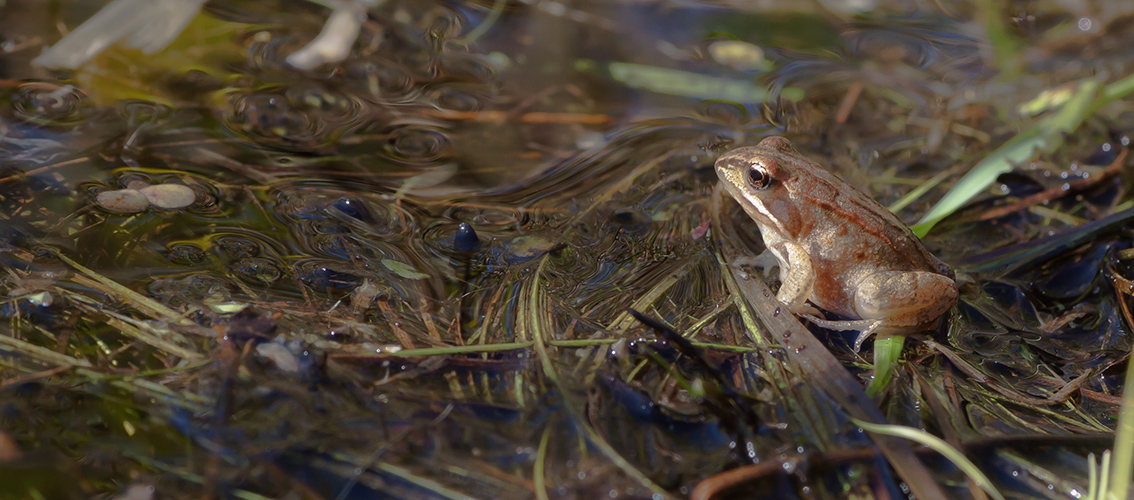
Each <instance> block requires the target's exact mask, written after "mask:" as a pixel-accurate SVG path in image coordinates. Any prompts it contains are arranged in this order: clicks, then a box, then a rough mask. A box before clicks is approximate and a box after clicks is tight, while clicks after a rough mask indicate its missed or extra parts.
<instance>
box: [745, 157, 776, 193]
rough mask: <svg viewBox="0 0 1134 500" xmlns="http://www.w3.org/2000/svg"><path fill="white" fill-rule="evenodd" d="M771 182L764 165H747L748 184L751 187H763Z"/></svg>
mask: <svg viewBox="0 0 1134 500" xmlns="http://www.w3.org/2000/svg"><path fill="white" fill-rule="evenodd" d="M771 183H772V176H771V175H768V171H767V170H765V169H764V166H763V165H761V164H759V163H753V164H751V165H749V166H748V185H749V186H752V188H753V189H764V188H766V187H768V185H769V184H771Z"/></svg>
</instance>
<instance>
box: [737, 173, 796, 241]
mask: <svg viewBox="0 0 1134 500" xmlns="http://www.w3.org/2000/svg"><path fill="white" fill-rule="evenodd" d="M724 174H725V177H726V179H728V180H723V181H722V183H723V184H724V186H725V190H726V191H728V192H729V194H731V195H732V198H733V199H734V200H736V202H737V203H739V204H740V207H741V208H743V209H744V212H745V213H747V214H748V216H749V217H751V218H752V219H753V220H754V221H755V222H757V223H758V224H764V225H768V226H771V227H774V228H776V230H777V231H778V232H779V233H780V234H787V230H786V229H785V228H784V226H783V224H782V223H781V222H780V221H779V220H776V218H775V217H773V216H772V213H771V212H769V211H768V210H767V209H766V208H764V206H763V204H757V203H753V202H752V200H751V199H749V197H748V194H747V193H745V192H744V191H742V190H741V189H740V188H739V187H737V185H736V184H735V183H733V182H732V180H733V175H732V174H734V172H724ZM761 236H763V234H761Z"/></svg>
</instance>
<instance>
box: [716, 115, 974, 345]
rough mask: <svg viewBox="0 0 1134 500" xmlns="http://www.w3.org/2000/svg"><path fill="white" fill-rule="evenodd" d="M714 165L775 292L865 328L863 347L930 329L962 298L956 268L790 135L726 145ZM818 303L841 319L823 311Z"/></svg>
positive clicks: (802, 310) (844, 325)
mask: <svg viewBox="0 0 1134 500" xmlns="http://www.w3.org/2000/svg"><path fill="white" fill-rule="evenodd" d="M715 170H716V173H717V177H718V178H719V180H720V184H721V185H722V186H723V188H724V190H725V191H726V192H727V193H728V194H729V195H731V196H732V198H733V199H735V200H736V201H737V202H738V203H739V204H740V206H741V207H743V209H744V211H745V212H746V213H747V215H748V216H749V217H750V218H751V219H752V221H753V222H755V224H756V226H757V227H758V228H759V229H760V235H761V237H762V238H763V240H764V246H765V247H766V248H767V250H766V251H765V254H764V255H762V257H763V259H760V258H757V259H747V260H748V262H749V263H751V262H753V261H755V262H760V261H761V260H763V261H764V264H763V267H764V268H765V269H766V270H767V271H770V270H771V267H775V266H777V265H778V267H779V269H780V274H779V277H780V283H781V285H780V288H779V290H778V291H777V292H776V299H777V300H778V301H779V302H781V303H782V304H783V306H784V307H786V308H787V309H788V310H789V311H791V312H792V313H793V314H796V315H797V316H799V317H801V318H805V319H807V320H808V321H811V322H812V323H815V324H817V325H819V326H821V327H824V328H828V329H833V330H841V331H848V330H857V331H859V332H860V333H859V335H858V337H857V338H856V340H855V342H854V350H855V352H858V351H859V349H860V348H861V347H862V344H863V342H865V341H866V340H867V339H869V338H870V336H871V335H874V334H878V335H905V334H910V333H915V332H919V331H924V330H928V329H931V328H932V327H933V326H934V325H935V324H936V323H937V321H938V320H939V318H940V317H941V316H942V315H944V314H945V313H946V312H947V311H949V310H950V309H951V308H952V307H953V305H955V304H956V302H957V298H958V290H957V282H956V277H955V275H954V273H953V271H952V269H950V267H949V266H948V265H946V264H945V263H944V262H942V261H941V260H939V259H938V258H937V257H935V256H934V255H933V254H931V253H930V252H929V251H928V250H927V249H926V248H925V245H924V244H923V243H922V241H921V239H919V238H918V237H917V236H916V235H914V234H913V232H912V231H910V229H909V227H907V226H906V225H905V224H903V223H902V221H901V220H899V219H898V217H897V216H896V215H894V213H893V212H890V211H889V210H887V209H886V208H885V207H883V206H882V205H881V204H879V203H878V202H877V201H875V200H874V199H873V198H871V197H870V196H869V195H867V194H866V193H864V192H862V191H861V190H859V189H858V188H855V187H854V186H852V185H851V184H849V183H847V182H846V181H844V180H843V179H841V178H840V177H838V176H837V175H835V174H832V173H831V172H829V171H827V170H826V169H825V168H823V167H822V166H820V165H819V164H818V163H816V162H814V161H812V160H810V159H808V158H807V157H805V156H803V155H802V154H800V153H799V152H798V151H796V149H795V147H794V146H793V145H792V144H791V142H790V141H789V140H788V139H786V138H784V137H780V136H771V137H767V138H765V139H764V140H762V141H760V143H758V144H757V145H756V146H750V147H741V148H737V149H733V150H731V151H728V152H726V153H725V154H723V155H721V156H720V158H718V159H717V161H716V164H715ZM769 253H770V254H771V258H768V257H767V254H769ZM768 261H770V262H771V263H772V265H769V264H768ZM737 264H740V265H743V264H744V263H743V262H734V265H737ZM812 305H813V306H815V307H817V308H818V309H821V310H823V311H826V312H828V313H831V314H834V315H835V316H837V317H839V318H840V319H837V320H828V319H825V318H820V317H819V316H818V315H819V311H817V310H815V307H812Z"/></svg>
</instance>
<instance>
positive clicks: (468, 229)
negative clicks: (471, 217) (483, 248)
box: [453, 222, 480, 252]
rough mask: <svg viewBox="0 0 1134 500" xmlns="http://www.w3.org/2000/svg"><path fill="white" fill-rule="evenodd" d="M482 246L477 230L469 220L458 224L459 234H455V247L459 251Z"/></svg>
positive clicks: (473, 249) (468, 250) (467, 250)
mask: <svg viewBox="0 0 1134 500" xmlns="http://www.w3.org/2000/svg"><path fill="white" fill-rule="evenodd" d="M477 248H480V238H479V237H477V235H476V230H475V229H473V227H472V226H470V225H469V223H467V222H462V223H461V225H459V226H457V234H456V235H455V236H453V249H454V250H456V251H458V252H472V251H475V250H476V249H477Z"/></svg>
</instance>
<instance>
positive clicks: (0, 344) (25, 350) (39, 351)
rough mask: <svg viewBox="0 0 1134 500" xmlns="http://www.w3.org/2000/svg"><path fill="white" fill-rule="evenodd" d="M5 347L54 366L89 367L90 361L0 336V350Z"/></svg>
mask: <svg viewBox="0 0 1134 500" xmlns="http://www.w3.org/2000/svg"><path fill="white" fill-rule="evenodd" d="M5 346H7V347H9V348H11V349H13V350H15V351H16V352H18V353H20V354H26V355H29V356H31V357H32V358H35V359H36V360H38V361H40V362H41V363H47V364H51V365H55V366H82V367H88V368H89V367H91V366H92V365H91V363H90V361H87V360H85V359H80V358H73V357H71V356H68V355H66V354H59V353H57V352H55V351H52V350H51V349H47V348H45V347H40V346H37V345H35V344H32V343H29V342H24V341H22V340H19V339H15V338H12V337H9V336H7V335H0V350H4V347H5Z"/></svg>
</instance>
